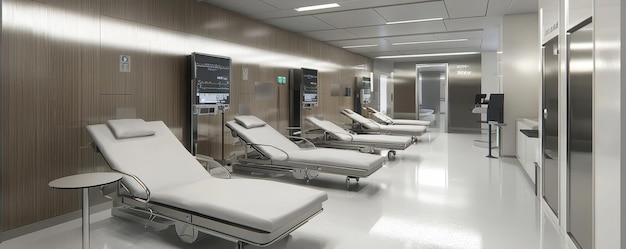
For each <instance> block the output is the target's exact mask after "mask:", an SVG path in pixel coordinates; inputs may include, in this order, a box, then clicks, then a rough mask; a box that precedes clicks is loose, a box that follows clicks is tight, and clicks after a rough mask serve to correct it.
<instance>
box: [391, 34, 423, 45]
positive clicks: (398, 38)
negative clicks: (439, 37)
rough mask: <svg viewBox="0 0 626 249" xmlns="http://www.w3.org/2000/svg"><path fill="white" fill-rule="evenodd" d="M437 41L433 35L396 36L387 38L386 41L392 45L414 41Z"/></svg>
mask: <svg viewBox="0 0 626 249" xmlns="http://www.w3.org/2000/svg"><path fill="white" fill-rule="evenodd" d="M434 39H435V36H434V35H433V34H426V35H406V36H394V37H386V38H385V40H387V41H389V42H390V43H395V42H412V41H432V40H434Z"/></svg>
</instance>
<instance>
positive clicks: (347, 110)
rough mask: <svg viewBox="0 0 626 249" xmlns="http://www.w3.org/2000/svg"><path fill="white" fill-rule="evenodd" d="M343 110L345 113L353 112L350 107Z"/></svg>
mask: <svg viewBox="0 0 626 249" xmlns="http://www.w3.org/2000/svg"><path fill="white" fill-rule="evenodd" d="M343 111H344V112H346V113H347V114H352V113H354V112H353V111H352V110H350V109H343Z"/></svg>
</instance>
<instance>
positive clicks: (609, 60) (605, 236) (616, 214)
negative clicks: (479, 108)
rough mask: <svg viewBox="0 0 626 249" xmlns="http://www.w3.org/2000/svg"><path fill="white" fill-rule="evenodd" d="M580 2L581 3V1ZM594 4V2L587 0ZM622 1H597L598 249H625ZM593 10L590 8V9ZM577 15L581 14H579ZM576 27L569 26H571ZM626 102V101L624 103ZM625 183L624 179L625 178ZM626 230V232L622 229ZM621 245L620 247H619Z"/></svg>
mask: <svg viewBox="0 0 626 249" xmlns="http://www.w3.org/2000/svg"><path fill="white" fill-rule="evenodd" d="M578 1H580V0H578ZM587 1H588V2H591V0H587ZM620 4H621V3H620V0H595V5H594V8H595V13H593V15H594V16H593V21H594V36H595V37H594V38H595V41H594V45H595V63H594V64H595V70H594V84H595V88H594V102H595V105H594V109H593V111H594V116H595V117H594V123H593V125H594V127H593V130H594V131H593V132H594V145H593V146H594V147H593V151H594V153H595V156H594V170H595V171H594V174H595V176H594V194H595V202H594V204H595V206H594V209H595V214H594V218H595V248H596V249H619V248H624V247H626V245H624V244H621V242H620V240H621V239H622V237H621V234H622V231H621V230H620V221H621V219H622V217H621V215H622V214H623V213H620V210H622V208H621V207H620V204H621V200H620V199H621V193H620V190H621V186H620V184H621V183H620V182H621V179H620V176H621V173H620V168H621V166H622V163H623V162H624V161H622V160H621V157H622V156H623V155H621V154H622V153H621V152H622V148H624V147H623V146H624V143H625V142H626V140H625V139H623V138H621V136H622V134H623V133H621V131H622V129H624V128H623V126H624V123H621V117H624V116H623V115H621V114H622V112H623V111H624V110H625V109H624V108H621V106H620V105H624V101H622V99H621V98H622V97H623V96H625V95H623V94H621V91H623V90H622V89H621V74H620V73H621V72H620V71H621V68H620V66H619V65H620V63H621V60H622V57H621V56H620V54H621V53H622V51H621V48H620V41H621V40H622V39H621V34H620V31H621V30H623V27H622V26H621V25H620V22H619V20H620V16H622V17H623V12H622V13H620ZM589 8H590V7H587V9H589ZM577 13H578V12H577ZM576 24H577V23H571V24H568V26H573V25H576ZM625 100H626V99H625ZM622 179H623V178H622ZM621 229H625V228H621ZM620 244H621V245H620Z"/></svg>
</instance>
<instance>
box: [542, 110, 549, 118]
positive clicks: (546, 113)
mask: <svg viewBox="0 0 626 249" xmlns="http://www.w3.org/2000/svg"><path fill="white" fill-rule="evenodd" d="M543 119H548V109H547V108H546V109H543Z"/></svg>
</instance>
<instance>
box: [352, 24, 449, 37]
mask: <svg viewBox="0 0 626 249" xmlns="http://www.w3.org/2000/svg"><path fill="white" fill-rule="evenodd" d="M347 30H348V31H349V32H351V33H353V34H355V35H356V36H358V37H361V38H368V37H384V36H396V35H409V34H425V33H435V32H444V31H446V28H445V26H444V25H443V22H442V21H434V22H420V23H406V24H396V25H381V26H371V27H361V28H351V29H347Z"/></svg>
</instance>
